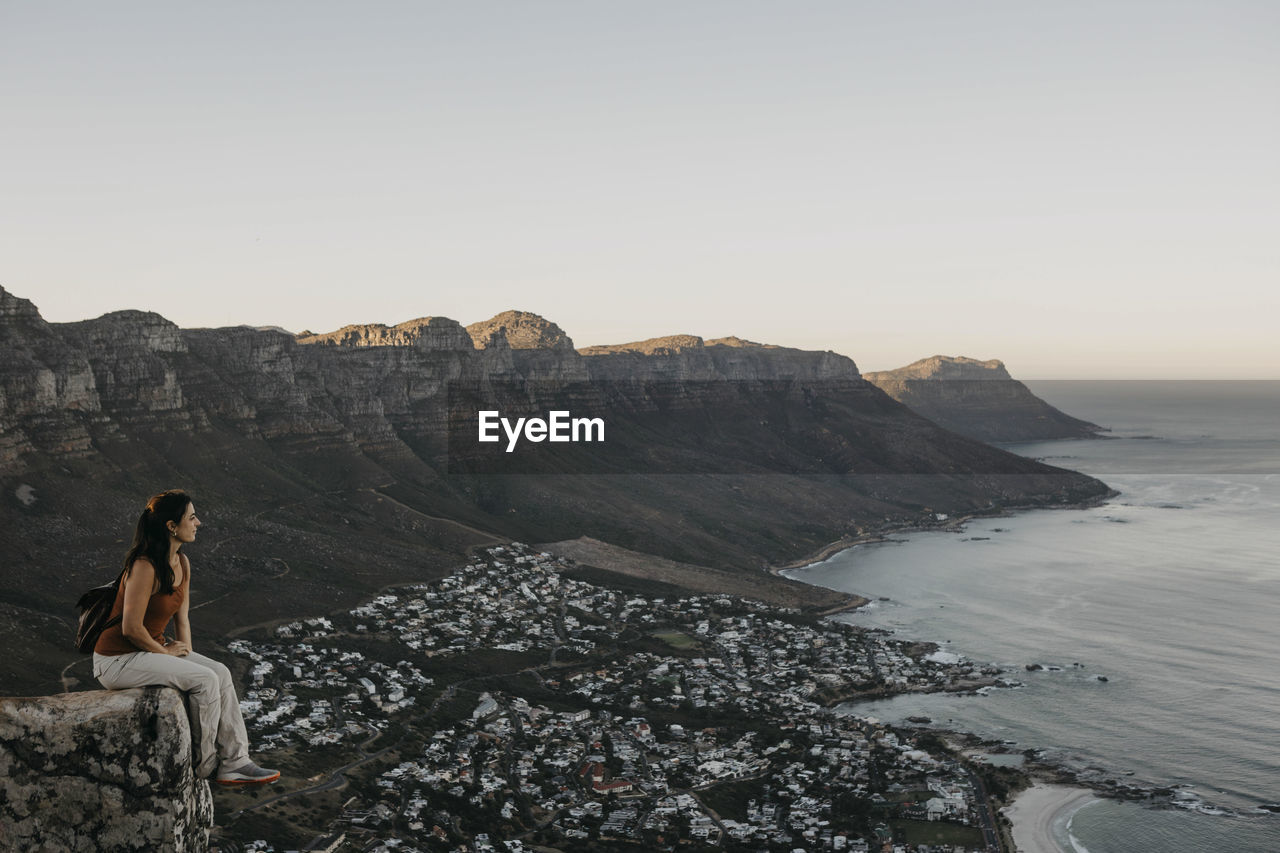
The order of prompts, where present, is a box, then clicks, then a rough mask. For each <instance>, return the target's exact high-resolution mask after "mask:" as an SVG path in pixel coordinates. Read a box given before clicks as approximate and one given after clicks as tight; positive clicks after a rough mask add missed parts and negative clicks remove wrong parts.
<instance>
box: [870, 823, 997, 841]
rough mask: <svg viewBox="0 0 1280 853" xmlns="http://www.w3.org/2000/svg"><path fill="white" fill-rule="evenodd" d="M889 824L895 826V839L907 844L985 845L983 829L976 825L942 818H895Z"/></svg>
mask: <svg viewBox="0 0 1280 853" xmlns="http://www.w3.org/2000/svg"><path fill="white" fill-rule="evenodd" d="M889 826H891V827H892V828H893V838H894V840H895V841H899V842H904V843H906V844H961V845H964V846H965V847H977V848H981V847H982V845H983V840H982V830H980V829H978V828H977V827H976V826H961V825H960V824H958V823H947V822H945V821H940V820H937V821H931V820H893V821H889Z"/></svg>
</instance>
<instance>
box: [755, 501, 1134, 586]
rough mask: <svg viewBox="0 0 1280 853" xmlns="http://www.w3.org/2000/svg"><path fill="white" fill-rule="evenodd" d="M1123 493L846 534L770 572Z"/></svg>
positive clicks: (1084, 505)
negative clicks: (900, 538) (905, 537)
mask: <svg viewBox="0 0 1280 853" xmlns="http://www.w3.org/2000/svg"><path fill="white" fill-rule="evenodd" d="M1119 495H1120V493H1119V492H1118V491H1116V490H1115V489H1110V488H1109V489H1108V490H1107V493H1106V494H1103V495H1098V496H1097V497H1093V498H1089V499H1088V500H1083V501H1080V502H1079V503H1073V504H1065V505H1064V504H1047V505H1046V504H1018V505H1015V506H1006V507H1001V508H1000V509H994V510H992V511H990V512H972V513H969V514H968V515H958V516H955V517H954V518H947V519H945V520H942V521H934V522H929V521H923V522H915V523H911V524H903V525H900V526H886V527H884V528H883V529H881V530H878V531H876V532H875V533H863V534H860V535H858V536H844V537H841V538H840V539H837V540H835V541H834V542H828V543H827V544H826V545H823V546H822V547H821V548H819V549H818V550H816V551H812V552H810V553H809V554H808V555H806V556H804V557H801V558H800V559H798V560H791V561H789V562H786V563H775V564H770V565H769V566H768V571H769V574H772V575H781V574H782V573H783V572H790V571H795V570H797V569H807V568H809V567H810V566H815V565H817V564H818V563H822V562H826V561H827V560H829V559H831V558H832V557H834V556H835V555H836V554H839V553H840V552H841V551H847V550H848V549H850V548H854V547H856V546H858V545H872V544H875V543H877V542H889V541H892V540H890V538H889V537H891V536H896V535H900V534H906V533H923V532H926V531H928V532H939V531H941V532H943V533H962V532H964V526H965V524H967V523H968V522H970V521H973V520H974V519H975V518H1008V517H1010V516H1012V515H1014V514H1016V513H1019V512H1025V511H1026V510H1030V509H1064V510H1065V509H1091V508H1092V507H1096V506H1101V505H1102V504H1104V503H1106V502H1107V501H1109V500H1111V499H1112V498H1115V497H1118V496H1119Z"/></svg>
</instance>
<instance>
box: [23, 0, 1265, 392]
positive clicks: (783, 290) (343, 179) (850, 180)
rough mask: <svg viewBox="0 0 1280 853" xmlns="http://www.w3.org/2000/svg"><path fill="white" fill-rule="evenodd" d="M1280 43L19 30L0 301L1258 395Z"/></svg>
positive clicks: (782, 23)
mask: <svg viewBox="0 0 1280 853" xmlns="http://www.w3.org/2000/svg"><path fill="white" fill-rule="evenodd" d="M1277 47H1280V7H1278V6H1276V5H1275V4H1270V3H1260V2H1244V0H1237V2H1224V3H1174V4H1170V3H1164V2H1148V1H1147V0H1144V2H1134V3H1126V4H1123V5H1116V4H1107V3H1081V4H1071V5H1070V6H1061V5H1057V4H1053V5H1050V4H1035V5H1029V4H1025V3H1015V2H982V3H977V4H971V5H965V6H957V5H955V4H946V3H940V2H924V3H919V4H912V5H911V6H901V5H885V6H880V5H876V6H871V5H860V4H848V3H834V2H825V0H824V2H812V3H807V4H802V5H799V6H796V5H788V6H785V7H784V6H782V5H781V4H776V3H762V2H752V0H747V2H734V3H728V2H706V3H701V4H696V5H689V4H675V3H668V2H656V3H646V4H643V5H642V4H621V5H618V4H613V5H608V6H601V5H599V4H591V3H586V2H542V3H537V4H523V5H518V6H515V5H508V4H499V3H493V2H483V0H481V1H480V2H476V3H470V4H465V5H456V4H430V3H426V4H418V3H384V4H379V5H376V6H372V7H359V8H357V7H346V6H342V5H338V4H315V3H306V4H304V3H300V2H282V3H274V4H269V5H266V6H263V5H260V4H248V3H237V2H232V3H227V4H219V5H218V6H216V7H199V6H173V5H171V4H164V3H159V2H134V3H127V4H123V5H113V6H110V7H105V6H101V5H100V4H91V3H84V2H71V3H68V4H58V5H48V4H40V3H31V2H13V3H8V4H6V5H5V7H4V9H3V11H0V109H3V111H4V115H5V117H6V131H5V134H4V135H3V137H2V138H0V151H3V153H4V154H5V155H6V156H5V157H4V158H3V160H2V162H3V165H0V193H2V194H3V198H4V203H3V204H0V286H4V287H5V288H6V289H7V290H9V291H10V292H12V293H15V294H16V295H18V296H21V297H23V298H26V299H29V300H31V301H32V302H33V303H35V305H36V306H37V307H38V308H39V309H40V311H41V313H42V315H43V316H44V317H45V318H46V319H47V320H50V321H52V322H68V321H74V320H83V319H88V318H92V317H96V316H100V315H101V314H103V313H107V312H110V311H115V310H123V309H129V308H134V309H140V310H149V311H155V312H157V313H159V314H161V315H163V316H165V317H166V318H168V319H170V320H172V321H173V322H175V323H177V324H178V325H179V326H182V327H187V328H191V327H216V326H229V325H252V326H279V327H282V328H286V329H290V330H301V329H311V330H312V331H317V332H320V331H331V330H333V329H337V328H340V327H341V326H343V325H347V324H352V323H384V324H386V325H389V326H390V325H396V324H397V323H401V322H404V321H406V320H410V319H413V318H417V317H421V316H429V315H435V316H445V317H450V318H452V319H455V320H458V321H459V322H461V323H463V324H467V323H473V322H477V321H479V320H483V319H487V318H489V317H491V316H493V315H495V314H498V313H500V312H502V311H505V310H508V309H512V308H515V309H519V310H526V311H532V312H534V313H537V314H539V315H541V316H543V317H546V318H547V319H549V320H551V321H552V322H555V323H557V324H558V325H559V326H560V327H561V328H563V329H564V330H565V331H566V332H567V333H568V334H569V335H570V336H571V337H572V338H573V339H574V342H575V343H576V344H577V345H579V346H589V345H593V344H602V343H622V342H627V341H635V340H643V339H646V338H651V337H661V336H666V335H671V334H695V335H698V336H701V337H703V338H708V339H709V338H716V337H724V336H729V335H737V336H739V337H742V338H747V339H750V340H755V341H760V342H764V343H771V344H778V345H782V346H792V347H798V348H803V349H819V350H832V351H835V352H839V353H842V354H844V355H848V356H849V357H851V358H853V359H854V360H855V361H856V362H857V363H858V366H859V368H861V369H863V370H866V371H871V370H887V369H892V368H895V367H900V366H903V365H905V364H908V363H910V362H913V361H916V360H918V359H920V358H924V357H928V356H930V355H933V354H938V353H941V354H947V355H964V356H968V357H972V358H977V359H980V360H986V359H990V358H998V359H1000V360H1002V361H1004V362H1005V364H1006V365H1008V367H1009V370H1010V372H1011V373H1012V374H1013V375H1015V376H1016V377H1018V378H1035V379H1053V378H1075V379H1089V378H1097V379H1105V378H1152V379H1161V378H1191V379H1195V378H1224V379H1274V378H1277V377H1280V343H1277V342H1276V338H1277V336H1276V335H1275V334H1274V329H1273V327H1274V320H1273V317H1274V316H1276V314H1277V309H1280V295H1278V294H1277V289H1276V287H1275V285H1276V283H1277V282H1278V281H1280V248H1277V245H1278V244H1277V241H1276V239H1275V235H1276V234H1278V233H1280V162H1278V161H1277V158H1276V157H1275V156H1274V151H1276V150H1280V110H1277V109H1276V104H1277V103H1280V97H1278V96H1280V50H1277Z"/></svg>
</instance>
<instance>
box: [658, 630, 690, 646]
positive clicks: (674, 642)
mask: <svg viewBox="0 0 1280 853" xmlns="http://www.w3.org/2000/svg"><path fill="white" fill-rule="evenodd" d="M653 636H655V637H657V638H658V639H659V640H662V642H664V643H666V644H667V645H669V646H671V647H672V648H676V649H691V648H693V647H695V646H697V645H698V641H697V640H695V639H694V638H693V637H690V636H689V635H688V634H686V633H684V632H683V631H657V632H655V633H654V635H653Z"/></svg>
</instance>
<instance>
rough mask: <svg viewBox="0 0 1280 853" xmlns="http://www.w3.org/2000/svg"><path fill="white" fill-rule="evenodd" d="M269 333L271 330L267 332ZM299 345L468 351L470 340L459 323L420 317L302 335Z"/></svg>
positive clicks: (446, 319)
mask: <svg viewBox="0 0 1280 853" xmlns="http://www.w3.org/2000/svg"><path fill="white" fill-rule="evenodd" d="M266 331H270V330H266ZM298 343H301V344H324V345H327V346H341V347H421V348H423V349H428V350H446V351H447V350H469V349H471V348H472V344H471V337H470V336H469V335H468V334H467V331H466V329H463V328H462V325H461V324H460V323H458V321H457V320H450V319H449V318H448V317H420V318H418V319H417V320H409V321H407V322H404V323H400V324H398V325H395V326H390V327H388V326H384V325H382V324H381V323H372V324H366V325H354V326H343V327H342V328H341V329H339V330H338V331H336V332H328V333H326V334H321V335H317V334H313V333H311V332H302V333H301V334H299V335H298Z"/></svg>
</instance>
